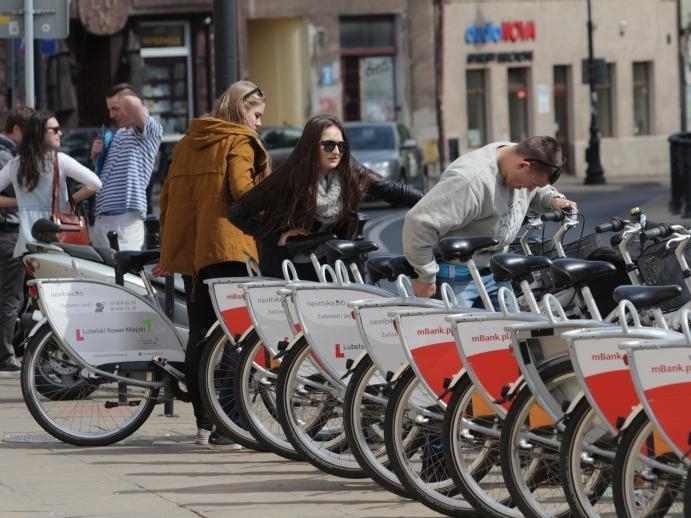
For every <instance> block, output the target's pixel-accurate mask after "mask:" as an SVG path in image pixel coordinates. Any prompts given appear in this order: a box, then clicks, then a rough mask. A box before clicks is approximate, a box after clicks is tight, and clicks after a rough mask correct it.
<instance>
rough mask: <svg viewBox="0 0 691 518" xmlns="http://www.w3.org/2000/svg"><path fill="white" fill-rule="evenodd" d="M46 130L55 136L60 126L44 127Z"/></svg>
mask: <svg viewBox="0 0 691 518" xmlns="http://www.w3.org/2000/svg"><path fill="white" fill-rule="evenodd" d="M46 129H47V130H51V131H52V132H53V133H55V134H56V135H57V133H58V132H59V131H60V126H46Z"/></svg>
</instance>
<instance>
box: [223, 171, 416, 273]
mask: <svg viewBox="0 0 691 518" xmlns="http://www.w3.org/2000/svg"><path fill="white" fill-rule="evenodd" d="M360 171H361V172H360V173H359V174H362V175H365V174H366V175H368V176H369V177H370V178H369V182H368V187H367V192H366V193H365V196H366V197H367V198H369V199H377V200H381V201H385V202H387V203H390V204H392V205H398V206H401V207H407V208H410V207H412V206H413V205H415V204H416V203H417V202H418V201H419V200H420V198H422V196H423V193H422V192H420V191H418V190H417V189H415V188H412V187H409V186H407V185H405V184H402V183H398V182H392V181H390V180H387V179H385V178H382V177H381V176H379V175H378V174H376V173H374V172H372V171H368V170H364V169H362V170H360ZM267 210H271V209H270V207H268V200H267V204H256V205H252V206H250V205H249V204H248V203H247V202H244V201H243V200H240V201H238V202H236V203H234V204H233V205H232V206H231V208H230V211H229V213H228V219H230V221H231V223H232V224H233V225H235V226H236V227H238V228H239V229H240V230H242V231H243V232H244V233H245V234H249V235H251V236H255V237H257V235H258V233H259V231H260V229H261V224H262V222H261V220H260V219H259V218H258V216H259V215H260V214H261V213H262V212H265V211H267ZM318 227H319V224H318V223H315V228H314V229H313V230H314V231H316V230H317V228H318ZM356 229H357V214H356V213H353V214H352V215H351V218H350V220H349V221H348V222H347V223H346V224H340V225H338V224H334V225H332V226H331V227H330V228H329V229H328V231H330V232H333V233H334V234H335V235H336V236H337V237H338V238H339V239H352V238H353V236H354V234H355V230H356ZM286 230H288V228H287V227H286V228H284V229H279V230H277V231H276V232H273V233H271V234H269V235H267V236H264V237H261V238H257V249H258V252H259V268H260V269H261V271H262V275H265V276H267V277H279V278H282V277H283V274H282V272H281V265H282V264H283V260H284V259H293V258H292V257H290V255H289V254H288V251H287V249H286V247H285V246H279V245H278V240H279V239H280V237H281V234H282V233H283V232H285V231H286ZM305 271H311V267H308V268H307V269H303V272H305ZM298 273H301V272H300V269H298ZM301 278H307V277H305V276H304V275H301Z"/></svg>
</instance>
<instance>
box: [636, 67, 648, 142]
mask: <svg viewBox="0 0 691 518" xmlns="http://www.w3.org/2000/svg"><path fill="white" fill-rule="evenodd" d="M651 68H652V66H651V64H650V63H649V62H642V63H634V64H633V134H634V135H650V133H651V129H652V120H651V119H652V117H651V111H650V99H651V95H650V94H651V92H650V88H651V85H650V77H651V74H650V71H651Z"/></svg>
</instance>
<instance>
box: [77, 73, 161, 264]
mask: <svg viewBox="0 0 691 518" xmlns="http://www.w3.org/2000/svg"><path fill="white" fill-rule="evenodd" d="M106 104H107V106H108V113H109V115H110V118H111V119H113V121H114V122H115V124H116V125H117V127H118V130H117V132H116V133H115V136H114V137H113V140H112V141H111V143H110V145H109V146H108V149H106V150H104V149H103V140H102V139H101V138H97V139H96V140H95V141H94V143H93V145H92V146H91V159H92V160H93V161H94V162H95V161H96V159H97V157H98V155H99V154H100V153H101V152H105V153H106V159H105V162H104V165H103V170H102V171H101V173H100V176H101V182H102V183H103V188H102V189H101V190H100V191H99V192H98V193H97V194H96V223H95V225H94V232H93V234H92V236H91V242H92V243H93V245H94V246H103V247H108V246H109V245H108V237H107V234H108V232H110V231H111V230H112V231H115V232H117V233H118V241H119V243H120V249H121V250H141V249H142V247H143V246H144V219H145V218H146V213H147V205H146V189H147V187H148V186H149V181H150V180H151V173H152V172H153V168H154V162H155V160H156V154H157V153H158V147H159V145H160V144H161V135H162V134H163V128H162V127H161V125H160V124H159V123H158V122H157V121H155V120H154V119H153V117H151V115H149V111H148V110H147V109H146V108H145V107H144V105H143V104H142V101H141V99H139V97H137V95H136V94H135V93H134V90H132V87H131V86H130V85H129V84H127V83H121V84H118V85H115V86H113V87H112V88H110V90H109V91H108V92H107V94H106Z"/></svg>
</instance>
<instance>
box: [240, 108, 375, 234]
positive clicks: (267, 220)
mask: <svg viewBox="0 0 691 518" xmlns="http://www.w3.org/2000/svg"><path fill="white" fill-rule="evenodd" d="M331 126H336V127H337V128H338V129H339V130H340V131H341V133H342V134H343V139H344V140H345V141H346V142H348V136H347V135H346V132H345V129H344V128H343V124H341V122H340V121H339V120H338V119H337V118H336V117H333V116H331V115H317V116H316V117H312V118H311V119H310V120H308V121H307V124H305V128H304V129H303V131H302V136H301V137H300V140H299V141H298V143H297V145H296V146H295V149H293V151H292V153H291V154H290V155H289V156H288V158H287V159H286V161H285V162H284V163H283V164H282V165H281V166H280V167H279V168H278V169H276V170H275V171H274V172H273V173H271V174H270V175H269V176H267V177H266V178H264V179H263V180H262V181H261V182H259V184H257V186H256V187H254V188H253V189H252V190H250V191H248V192H247V193H245V195H244V196H243V197H242V198H240V200H239V201H238V202H239V203H244V202H246V203H247V204H248V205H249V206H251V207H252V206H260V207H265V210H264V216H263V224H262V225H261V228H260V231H259V235H258V237H264V236H266V235H268V234H271V233H272V232H276V231H279V230H283V229H290V228H307V229H310V228H312V226H313V225H314V218H315V214H316V206H317V186H318V184H319V175H320V174H321V168H320V164H319V153H320V150H319V148H320V141H321V137H322V134H323V133H324V130H326V129H327V128H330V127H331ZM336 170H338V171H340V172H341V213H340V215H339V217H338V220H337V222H336V225H342V224H346V223H347V219H348V217H349V216H350V215H351V214H352V213H353V212H354V211H356V210H357V208H358V206H359V205H360V201H361V200H362V197H363V193H364V189H365V186H366V184H365V182H366V181H367V180H366V176H361V175H359V174H358V172H357V168H356V166H355V164H354V163H353V160H352V158H351V156H350V150H349V149H348V147H346V149H345V151H344V152H343V155H342V157H341V161H340V162H339V163H338V166H337V167H336Z"/></svg>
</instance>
